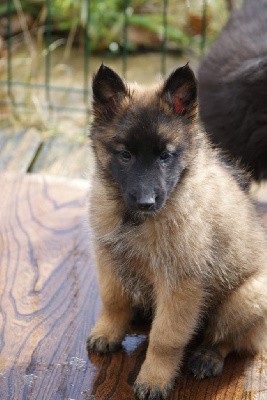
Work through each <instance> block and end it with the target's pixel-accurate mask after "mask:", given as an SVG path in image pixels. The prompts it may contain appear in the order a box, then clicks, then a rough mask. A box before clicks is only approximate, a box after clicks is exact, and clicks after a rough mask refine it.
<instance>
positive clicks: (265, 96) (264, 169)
mask: <svg viewBox="0 0 267 400" xmlns="http://www.w3.org/2000/svg"><path fill="white" fill-rule="evenodd" d="M199 106H200V117H201V119H202V121H203V123H204V126H205V129H206V131H207V132H208V134H209V136H210V139H211V140H212V141H213V142H214V143H215V144H216V145H219V147H221V148H222V149H223V150H226V152H227V153H229V154H230V155H233V156H234V159H237V160H239V161H240V162H241V164H242V165H243V166H245V167H246V169H247V170H248V171H249V172H250V173H251V175H252V177H253V178H254V179H256V180H257V181H260V180H262V179H267V0H247V1H245V2H244V5H243V6H242V8H241V9H239V10H237V11H235V12H234V13H233V15H232V16H231V18H230V20H229V22H228V23H227V25H226V26H225V28H224V29H223V31H222V32H221V34H220V36H219V38H218V40H217V41H216V42H215V44H214V45H213V47H212V48H211V50H210V51H209V53H208V54H207V55H206V56H205V57H204V59H203V61H202V63H201V65H200V68H199Z"/></svg>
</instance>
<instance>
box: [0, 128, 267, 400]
mask: <svg viewBox="0 0 267 400" xmlns="http://www.w3.org/2000/svg"><path fill="white" fill-rule="evenodd" d="M0 135H1V134H0ZM4 137H5V136H4V134H2V135H1V136H0V169H1V170H2V171H1V172H0V187H1V204H0V287H1V289H0V309H1V312H0V346H1V353H0V399H1V400H20V399H23V400H50V399H51V400H89V399H90V400H108V399H111V400H133V399H134V397H133V394H132V389H131V384H132V383H133V382H134V380H135V377H136V376H137V373H138V370H139V368H140V365H141V363H142V361H143V359H144V356H145V350H146V347H147V330H146V329H145V328H143V329H142V328H140V327H139V328H138V327H132V329H131V331H130V332H129V333H128V335H127V336H126V338H125V340H124V342H123V348H122V350H121V351H119V352H118V353H116V354H114V355H106V356H96V355H92V356H91V357H90V359H89V358H88V355H87V352H86V348H85V342H86V337H87V335H88V332H89V331H90V329H91V327H92V325H93V324H94V322H95V320H96V318H97V314H98V311H99V307H100V300H99V296H98V288H97V283H96V275H95V268H94V264H93V260H92V255H91V253H90V250H89V246H88V243H89V240H90V230H89V228H88V226H87V223H86V196H87V192H88V190H89V187H88V183H87V181H86V180H82V179H69V178H70V177H79V176H81V175H80V174H81V171H87V169H88V167H87V164H88V161H87V158H86V157H87V148H86V146H85V145H82V144H79V143H76V144H75V146H76V147H75V146H74V147H72V146H71V145H70V143H67V141H65V142H64V140H63V138H59V137H58V138H54V139H50V140H49V141H47V142H45V143H42V141H41V136H40V134H39V133H38V132H37V131H36V130H34V129H31V130H28V131H21V132H18V133H17V134H16V135H14V136H13V137H12V139H10V136H9V135H8V132H7V133H6V137H5V138H6V139H5V140H4ZM52 142H53V144H52ZM40 143H42V146H40ZM64 143H65V144H64ZM64 146H66V147H64ZM66 149H67V150H66ZM45 154H47V156H46V155H45ZM27 171H30V172H32V171H35V172H38V174H35V173H31V174H24V172H27ZM43 171H45V172H46V174H47V173H48V174H50V176H47V175H41V174H40V172H43ZM51 174H57V175H59V174H60V175H65V176H67V177H68V178H58V177H52V176H51ZM262 193H263V194H262V195H261V201H262V202H261V204H259V210H260V213H261V214H262V218H263V221H264V223H265V226H266V229H267V202H266V199H267V198H266V197H264V196H265V195H264V192H262ZM170 399H171V400H232V399H233V400H265V399H267V357H266V355H264V354H262V355H259V356H258V357H257V358H254V359H253V358H245V357H244V358H241V357H238V356H235V355H231V356H230V357H229V358H228V359H227V362H226V366H225V369H224V372H223V374H222V375H221V376H220V377H217V378H210V379H207V380H205V381H202V382H198V381H196V380H195V379H194V378H192V377H191V376H189V375H188V374H187V372H186V371H184V372H183V374H182V375H181V377H179V379H177V383H176V387H175V392H174V393H173V394H172V395H171V397H170Z"/></svg>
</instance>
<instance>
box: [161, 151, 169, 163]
mask: <svg viewBox="0 0 267 400" xmlns="http://www.w3.org/2000/svg"><path fill="white" fill-rule="evenodd" d="M171 157H172V153H170V152H169V151H163V152H162V153H161V155H160V156H159V158H160V161H162V162H163V163H166V162H167V161H169V160H170V159H171Z"/></svg>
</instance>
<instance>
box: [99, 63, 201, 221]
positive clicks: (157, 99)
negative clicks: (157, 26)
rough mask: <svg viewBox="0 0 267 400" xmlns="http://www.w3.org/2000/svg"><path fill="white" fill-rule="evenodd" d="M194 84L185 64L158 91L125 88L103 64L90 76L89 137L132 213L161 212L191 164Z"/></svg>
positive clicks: (112, 182)
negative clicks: (91, 87) (90, 114)
mask: <svg viewBox="0 0 267 400" xmlns="http://www.w3.org/2000/svg"><path fill="white" fill-rule="evenodd" d="M196 97H197V87H196V80H195V77H194V74H193V72H192V71H191V69H190V68H189V67H188V65H185V66H184V67H181V68H178V69H176V70H175V71H174V72H173V73H172V74H171V75H170V76H169V77H168V78H167V79H166V81H165V82H164V83H163V84H162V85H161V86H160V87H159V88H157V89H156V90H155V89H153V90H152V89H151V90H148V89H143V88H139V87H137V86H127V85H126V83H125V82H124V81H123V80H122V79H121V78H120V77H119V75H117V74H116V73H115V72H114V71H113V70H111V69H110V68H108V67H106V66H104V65H101V67H100V69H99V70H98V72H97V74H96V75H95V76H94V78H93V112H94V122H93V125H92V129H91V138H92V142H93V147H94V149H95V154H96V159H97V163H98V166H99V170H100V171H102V176H104V177H106V178H107V181H108V182H109V184H111V185H115V186H116V187H117V188H118V190H119V193H120V194H121V195H122V197H123V200H124V203H125V205H126V207H127V208H128V209H129V210H131V211H132V212H138V213H140V212H141V213H146V214H149V213H155V212H156V211H158V210H160V209H161V208H162V207H163V206H164V204H165V202H166V201H167V199H168V198H169V197H170V195H171V193H172V192H173V190H174V188H175V187H176V186H177V184H178V183H179V181H180V179H181V177H182V175H183V173H184V172H185V170H186V168H187V166H188V163H189V158H190V157H189V154H190V151H191V150H190V149H191V147H192V143H191V142H192V136H193V134H192V131H193V130H194V120H195V118H194V117H195V114H196Z"/></svg>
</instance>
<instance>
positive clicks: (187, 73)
mask: <svg viewBox="0 0 267 400" xmlns="http://www.w3.org/2000/svg"><path fill="white" fill-rule="evenodd" d="M161 98H162V100H163V101H164V102H166V103H167V105H168V106H169V107H170V108H171V110H172V111H173V112H174V113H175V114H176V115H187V114H188V115H189V114H190V113H191V111H192V110H193V109H194V108H195V106H196V105H197V82H196V78H195V76H194V73H193V71H192V70H191V69H190V68H189V66H188V64H186V65H185V66H184V67H181V68H177V69H176V70H175V71H173V72H172V73H171V75H170V76H169V77H168V78H167V79H166V81H165V82H164V85H163V89H162V92H161Z"/></svg>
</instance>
